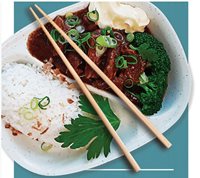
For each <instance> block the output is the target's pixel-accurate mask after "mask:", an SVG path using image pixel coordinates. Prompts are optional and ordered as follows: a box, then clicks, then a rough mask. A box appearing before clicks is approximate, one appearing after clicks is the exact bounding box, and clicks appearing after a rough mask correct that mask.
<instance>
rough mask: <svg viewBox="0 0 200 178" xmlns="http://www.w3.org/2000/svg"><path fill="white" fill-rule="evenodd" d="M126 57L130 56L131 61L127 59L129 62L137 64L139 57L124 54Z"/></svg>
mask: <svg viewBox="0 0 200 178" xmlns="http://www.w3.org/2000/svg"><path fill="white" fill-rule="evenodd" d="M123 57H124V58H129V59H131V61H127V63H128V64H137V57H136V56H134V55H132V54H128V55H123Z"/></svg>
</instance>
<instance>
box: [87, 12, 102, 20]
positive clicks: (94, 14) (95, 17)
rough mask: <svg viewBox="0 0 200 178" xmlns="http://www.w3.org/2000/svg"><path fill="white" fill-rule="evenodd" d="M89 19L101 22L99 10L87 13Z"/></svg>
mask: <svg viewBox="0 0 200 178" xmlns="http://www.w3.org/2000/svg"><path fill="white" fill-rule="evenodd" d="M87 18H88V19H89V20H90V21H92V22H97V21H98V20H99V13H98V11H97V10H93V11H91V12H88V13H87Z"/></svg>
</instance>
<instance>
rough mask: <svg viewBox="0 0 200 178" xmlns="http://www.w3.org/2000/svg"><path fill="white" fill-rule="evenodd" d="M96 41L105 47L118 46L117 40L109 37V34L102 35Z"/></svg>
mask: <svg viewBox="0 0 200 178" xmlns="http://www.w3.org/2000/svg"><path fill="white" fill-rule="evenodd" d="M96 42H97V43H98V44H99V45H100V46H103V47H107V48H115V47H116V46H117V40H116V39H114V38H112V37H109V36H104V35H100V36H99V37H98V38H97V39H96Z"/></svg>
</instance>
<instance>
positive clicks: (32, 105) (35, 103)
mask: <svg viewBox="0 0 200 178" xmlns="http://www.w3.org/2000/svg"><path fill="white" fill-rule="evenodd" d="M38 103H39V102H38V99H37V98H35V97H34V98H33V99H32V100H31V102H30V108H31V109H32V110H34V111H35V110H37V109H38Z"/></svg>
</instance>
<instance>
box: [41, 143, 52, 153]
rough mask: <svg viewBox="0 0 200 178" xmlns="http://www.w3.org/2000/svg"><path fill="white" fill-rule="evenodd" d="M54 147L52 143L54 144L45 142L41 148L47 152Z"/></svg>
mask: <svg viewBox="0 0 200 178" xmlns="http://www.w3.org/2000/svg"><path fill="white" fill-rule="evenodd" d="M52 147H53V145H52V144H49V143H45V142H43V143H42V144H41V150H42V151H45V152H47V151H49V150H50V149H51V148H52Z"/></svg>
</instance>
